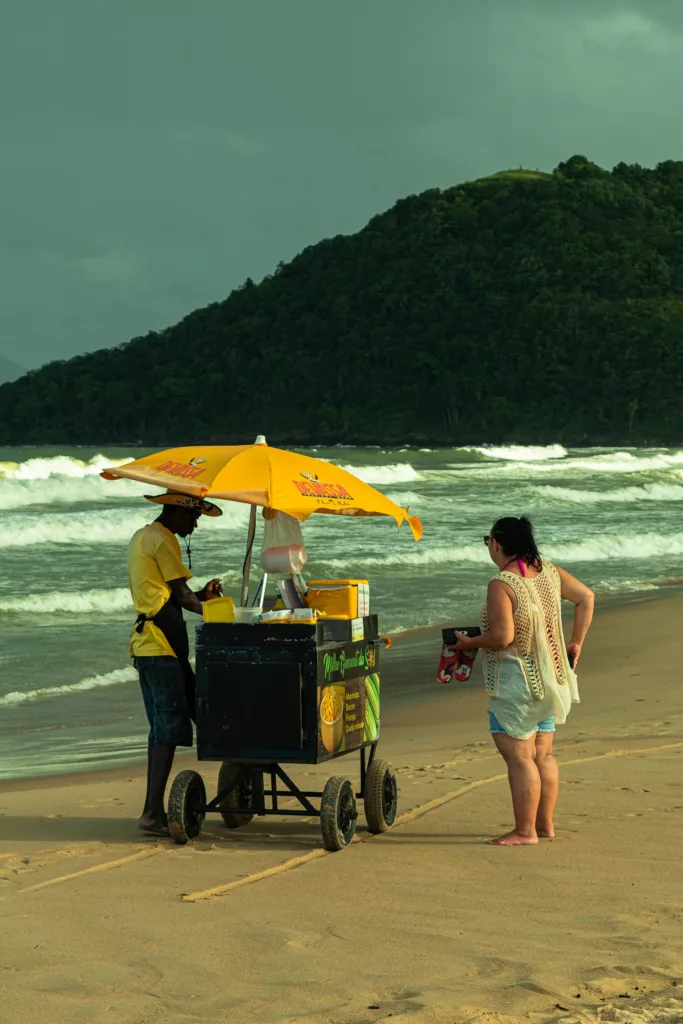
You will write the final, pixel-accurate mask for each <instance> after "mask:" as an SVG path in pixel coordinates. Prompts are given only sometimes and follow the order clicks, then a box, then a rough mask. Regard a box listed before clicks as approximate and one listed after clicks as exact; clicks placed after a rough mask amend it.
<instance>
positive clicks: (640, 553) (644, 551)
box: [320, 533, 683, 569]
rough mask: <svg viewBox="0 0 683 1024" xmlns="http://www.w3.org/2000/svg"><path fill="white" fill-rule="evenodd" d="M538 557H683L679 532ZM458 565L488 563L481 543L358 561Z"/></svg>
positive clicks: (611, 537) (602, 537)
mask: <svg viewBox="0 0 683 1024" xmlns="http://www.w3.org/2000/svg"><path fill="white" fill-rule="evenodd" d="M541 552H542V554H543V555H544V556H545V557H546V558H548V559H550V560H551V561H553V562H558V563H560V564H562V563H563V562H601V561H608V560H609V559H612V558H613V559H615V560H616V559H634V560H636V559H647V558H656V557H658V556H662V557H665V556H667V557H670V556H672V555H683V533H674V534H661V533H644V534H640V535H638V536H633V537H623V536H619V535H618V534H597V535H596V536H594V537H590V538H588V539H586V540H582V541H575V542H572V541H568V542H558V541H556V542H552V541H551V542H550V543H548V544H544V545H542V546H541ZM359 560H360V556H359V558H356V559H348V558H337V559H331V560H329V561H327V560H323V559H321V560H320V561H321V562H322V563H323V564H324V565H325V567H327V568H333V569H344V568H346V567H348V566H352V565H354V564H356V565H357V564H358V562H359ZM459 562H480V563H487V562H488V563H490V559H489V556H488V552H487V550H486V548H485V547H484V545H483V544H464V545H463V546H462V547H458V546H457V545H448V546H442V547H433V548H423V549H422V550H417V551H405V552H396V553H395V554H392V555H384V556H378V555H374V556H369V557H363V558H362V564H363V566H364V567H365V566H386V565H414V566H428V565H444V566H447V565H454V564H457V563H459Z"/></svg>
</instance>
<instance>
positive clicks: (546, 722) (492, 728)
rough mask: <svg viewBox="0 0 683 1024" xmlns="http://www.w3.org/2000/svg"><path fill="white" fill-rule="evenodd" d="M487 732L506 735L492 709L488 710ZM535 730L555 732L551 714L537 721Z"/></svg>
mask: <svg viewBox="0 0 683 1024" xmlns="http://www.w3.org/2000/svg"><path fill="white" fill-rule="evenodd" d="M489 732H490V733H491V734H492V735H493V734H494V733H495V734H496V735H498V736H507V735H508V734H507V733H506V732H505V729H504V728H503V726H502V725H501V724H500V722H499V721H498V719H497V718H496V716H495V715H494V713H493V711H489ZM536 732H555V719H554V718H553V716H552V715H551V716H550V718H544V719H543V721H542V722H539V723H538V725H537V726H536Z"/></svg>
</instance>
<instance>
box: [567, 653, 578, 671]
mask: <svg viewBox="0 0 683 1024" xmlns="http://www.w3.org/2000/svg"><path fill="white" fill-rule="evenodd" d="M567 658H568V660H569V667H570V668H574V662H575V661H576V658H575V657H574V652H573V651H567Z"/></svg>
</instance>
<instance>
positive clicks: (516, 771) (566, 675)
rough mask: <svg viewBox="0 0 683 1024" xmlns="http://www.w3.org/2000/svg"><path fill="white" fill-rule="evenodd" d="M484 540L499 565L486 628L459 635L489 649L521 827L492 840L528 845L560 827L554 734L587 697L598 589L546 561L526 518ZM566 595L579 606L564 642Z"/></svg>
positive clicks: (492, 713)
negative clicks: (582, 675) (582, 688)
mask: <svg viewBox="0 0 683 1024" xmlns="http://www.w3.org/2000/svg"><path fill="white" fill-rule="evenodd" d="M484 543H485V544H486V546H487V547H488V550H489V555H490V556H491V560H492V561H493V562H494V563H495V564H496V565H497V566H498V569H499V572H498V574H497V575H496V576H494V578H493V579H492V580H491V582H490V583H489V588H488V599H487V602H486V605H485V607H484V611H483V616H482V634H481V636H477V637H468V636H466V635H465V634H464V633H458V634H457V637H458V645H457V646H458V648H459V649H460V650H464V651H471V650H475V649H477V648H481V651H482V653H483V655H484V677H485V682H486V689H487V692H488V694H489V723H490V732H491V734H492V735H493V739H494V742H495V744H496V746H497V747H498V750H499V751H500V753H501V754H502V756H503V758H504V760H505V763H506V764H507V767H508V779H509V782H510V790H511V792H512V806H513V809H514V814H515V827H514V829H513V830H512V832H508V833H507V835H504V836H501V838H500V839H493V840H491V843H492V845H494V846H530V845H532V844H535V843H537V842H538V839H539V836H540V837H541V838H542V839H552V838H553V837H554V835H555V831H554V828H553V811H554V809H555V803H556V802H557V791H558V786H559V773H558V768H557V762H556V760H555V757H554V756H553V733H554V732H555V723H556V722H557V723H559V724H560V725H562V724H563V723H564V722H565V721H566V718H567V714H568V712H569V709H570V707H571V703H572V701H578V699H579V694H578V689H577V686H576V676H575V674H574V671H573V669H575V668H576V666H577V664H578V661H579V658H580V656H581V648H582V646H583V641H584V639H585V636H586V633H587V632H588V628H589V626H590V624H591V620H592V618H593V600H594V599H593V592H592V591H591V590H589V588H588V587H586V586H584V584H583V583H580V582H579V581H578V580H577V579H574V577H573V576H571V575H570V574H569V573H568V572H566V571H565V570H564V569H560V568H558V567H557V566H555V565H553V564H552V563H550V562H546V561H543V560H542V559H541V556H540V554H539V552H538V548H537V546H536V541H535V540H534V533H533V528H532V526H531V522H530V521H529V520H528V519H527V518H526V517H525V516H522V518H521V519H515V518H514V517H512V516H507V517H505V518H504V519H499V520H498V521H497V522H496V523H494V525H493V529H492V530H491V533H490V534H489V535H488V536H487V537H484ZM562 599H564V600H567V601H571V602H572V603H573V604H574V606H575V611H574V627H573V629H572V635H571V641H570V642H569V643H568V644H566V645H565V640H564V633H563V629H562V618H561V611H560V602H561V600H562ZM572 666H573V667H572Z"/></svg>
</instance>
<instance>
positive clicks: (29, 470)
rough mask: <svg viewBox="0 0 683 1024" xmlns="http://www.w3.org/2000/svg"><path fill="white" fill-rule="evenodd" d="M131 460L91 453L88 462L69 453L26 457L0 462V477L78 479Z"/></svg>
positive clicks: (97, 474)
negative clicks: (21, 459)
mask: <svg viewBox="0 0 683 1024" xmlns="http://www.w3.org/2000/svg"><path fill="white" fill-rule="evenodd" d="M132 461H133V460H132V459H130V458H128V459H110V458H108V457H107V456H106V455H93V457H92V458H91V459H89V460H88V462H83V461H82V460H81V459H73V458H71V456H70V455H54V456H52V457H51V458H48V459H40V458H38V459H27V460H26V462H0V479H4V480H48V479H49V478H50V477H52V476H67V477H74V478H77V479H80V478H83V477H87V476H99V475H100V473H101V472H102V470H103V469H106V468H107V466H124V465H125V464H126V463H127V462H132Z"/></svg>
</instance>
